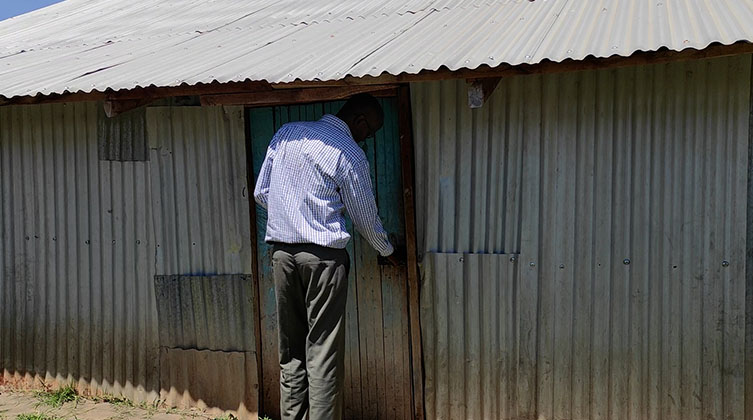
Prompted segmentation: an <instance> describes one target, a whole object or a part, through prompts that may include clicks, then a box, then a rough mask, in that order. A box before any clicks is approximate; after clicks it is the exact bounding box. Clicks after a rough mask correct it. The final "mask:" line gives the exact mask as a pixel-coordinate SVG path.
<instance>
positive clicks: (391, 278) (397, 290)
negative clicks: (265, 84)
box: [247, 98, 411, 419]
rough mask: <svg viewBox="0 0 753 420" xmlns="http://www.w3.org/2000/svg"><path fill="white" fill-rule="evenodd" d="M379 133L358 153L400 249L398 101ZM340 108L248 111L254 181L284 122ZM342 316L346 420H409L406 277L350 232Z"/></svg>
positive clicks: (260, 235) (269, 300)
mask: <svg viewBox="0 0 753 420" xmlns="http://www.w3.org/2000/svg"><path fill="white" fill-rule="evenodd" d="M380 101H381V102H382V106H383V108H384V111H385V122H384V127H383V128H382V129H381V130H379V132H378V133H377V136H376V139H374V140H369V141H367V142H366V143H365V144H363V145H362V147H363V148H364V150H365V152H366V155H367V156H368V158H369V162H370V165H371V176H372V183H373V185H374V188H375V190H376V191H375V193H376V196H377V205H378V207H379V215H380V216H381V218H382V221H383V222H384V225H385V228H386V229H387V231H388V232H390V233H391V234H392V235H394V238H395V240H396V242H398V243H399V244H401V245H402V244H404V242H405V235H404V232H405V223H404V217H403V203H402V186H401V169H400V140H399V136H398V119H397V117H398V115H397V100H396V99H394V98H388V99H381V100H380ZM341 105H342V102H329V103H319V104H313V105H296V106H279V107H270V108H254V109H249V110H248V115H247V120H248V122H249V124H248V125H249V132H250V141H251V150H252V160H253V162H252V163H253V171H254V180H256V178H257V176H258V174H259V168H260V167H261V163H262V161H263V160H264V155H265V153H266V149H267V146H268V144H269V141H270V139H271V138H272V136H273V135H274V133H275V131H276V130H277V129H278V128H279V127H280V126H281V125H282V124H285V123H287V122H290V121H304V120H306V121H311V120H317V119H319V118H320V117H321V116H322V115H323V114H325V113H331V114H334V113H336V112H337V110H338V109H339V108H340V106H341ZM266 222H267V214H266V211H265V210H264V209H263V208H261V207H259V206H257V207H256V224H257V243H258V252H257V256H256V257H257V259H258V265H257V266H258V267H259V273H257V275H258V277H257V278H258V279H259V282H260V283H259V290H260V311H261V334H260V335H261V345H262V357H261V361H262V385H261V388H262V389H261V393H262V394H261V396H260V399H261V400H262V404H263V414H267V415H269V416H270V417H272V418H279V396H280V393H279V375H280V373H279V372H280V370H279V363H278V359H277V314H276V310H275V294H274V293H275V292H274V283H273V281H272V275H271V274H272V273H271V255H270V248H269V246H268V245H267V244H266V243H265V242H264V233H265V230H266ZM348 229H349V232H350V233H351V234H352V235H353V240H351V242H350V243H349V245H348V253H349V254H350V256H351V262H352V264H351V271H350V282H349V287H348V305H347V314H346V325H347V330H346V337H345V340H346V355H345V369H346V378H345V418H348V419H408V418H411V365H410V356H409V319H408V307H407V305H408V299H407V280H406V279H407V276H406V272H405V270H404V268H402V267H401V268H394V267H388V266H381V265H379V264H378V263H377V253H376V252H375V251H374V250H373V249H372V248H371V247H370V246H369V244H368V242H367V241H366V240H364V239H362V238H361V236H360V235H359V234H358V233H357V232H356V231H355V230H354V229H353V227H352V225H351V224H350V221H348Z"/></svg>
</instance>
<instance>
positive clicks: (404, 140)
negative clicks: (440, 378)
mask: <svg viewBox="0 0 753 420" xmlns="http://www.w3.org/2000/svg"><path fill="white" fill-rule="evenodd" d="M397 102H398V105H397V112H398V131H399V137H400V167H401V168H402V181H403V182H402V184H403V212H404V216H405V217H404V220H405V247H406V270H407V274H408V302H407V305H408V320H409V321H410V324H409V329H410V331H409V332H410V354H411V368H412V375H411V376H412V377H413V387H412V388H413V392H411V405H412V406H413V418H414V419H416V420H423V419H424V364H423V347H422V343H421V316H420V311H419V309H420V306H419V305H420V299H419V290H420V284H419V275H418V258H417V253H416V248H417V243H416V202H415V196H414V195H413V190H414V188H415V175H414V171H413V162H414V150H413V147H414V146H413V111H412V108H411V99H410V85H408V84H405V85H401V86H400V87H399V88H398V97H397Z"/></svg>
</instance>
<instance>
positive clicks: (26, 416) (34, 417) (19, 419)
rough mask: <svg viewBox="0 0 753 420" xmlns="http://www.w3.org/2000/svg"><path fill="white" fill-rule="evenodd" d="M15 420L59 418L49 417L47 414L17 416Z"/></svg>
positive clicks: (54, 419)
mask: <svg viewBox="0 0 753 420" xmlns="http://www.w3.org/2000/svg"><path fill="white" fill-rule="evenodd" d="M16 420H60V417H57V416H49V415H47V414H41V413H36V414H19V415H18V416H17V417H16Z"/></svg>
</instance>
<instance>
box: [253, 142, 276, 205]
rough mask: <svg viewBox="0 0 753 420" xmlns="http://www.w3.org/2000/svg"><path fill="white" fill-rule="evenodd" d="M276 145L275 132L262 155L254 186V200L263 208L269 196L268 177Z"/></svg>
mask: <svg viewBox="0 0 753 420" xmlns="http://www.w3.org/2000/svg"><path fill="white" fill-rule="evenodd" d="M276 146H277V134H275V136H274V137H273V138H272V141H270V142H269V147H268V148H267V155H266V156H265V157H264V162H263V163H262V164H261V170H260V171H259V178H258V179H257V180H256V188H254V200H256V202H257V203H258V204H259V205H260V206H262V207H264V208H265V209H266V208H267V200H268V198H269V181H270V179H269V178H270V174H271V173H272V161H273V160H274V156H275V147H276Z"/></svg>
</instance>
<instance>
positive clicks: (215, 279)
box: [154, 274, 256, 355]
mask: <svg viewBox="0 0 753 420" xmlns="http://www.w3.org/2000/svg"><path fill="white" fill-rule="evenodd" d="M154 287H155V294H156V297H157V314H158V322H159V335H160V340H159V341H160V347H167V348H172V349H175V348H180V349H198V350H213V351H240V352H250V353H253V354H254V355H255V354H256V345H255V344H254V343H255V339H254V338H255V337H254V324H253V323H254V316H255V314H254V289H253V280H252V278H251V276H250V275H240V274H234V275H224V276H175V275H173V276H156V278H155V279H154Z"/></svg>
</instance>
